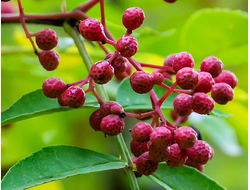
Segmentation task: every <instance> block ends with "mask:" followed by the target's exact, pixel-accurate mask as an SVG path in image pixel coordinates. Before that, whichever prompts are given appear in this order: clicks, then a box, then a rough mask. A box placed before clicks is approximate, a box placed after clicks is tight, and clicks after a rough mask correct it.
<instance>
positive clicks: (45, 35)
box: [36, 28, 58, 50]
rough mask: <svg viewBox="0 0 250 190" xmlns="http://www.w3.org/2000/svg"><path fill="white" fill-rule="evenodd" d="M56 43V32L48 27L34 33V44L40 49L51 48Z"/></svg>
mask: <svg viewBox="0 0 250 190" xmlns="http://www.w3.org/2000/svg"><path fill="white" fill-rule="evenodd" d="M57 43H58V37H57V35H56V32H55V31H54V30H52V29H50V28H45V29H42V30H40V31H39V32H38V33H37V34H36V44H37V46H38V47H39V48H40V49H42V50H51V49H53V48H54V47H56V45H57Z"/></svg>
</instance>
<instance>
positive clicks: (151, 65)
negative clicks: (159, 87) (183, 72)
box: [141, 63, 175, 72]
mask: <svg viewBox="0 0 250 190" xmlns="http://www.w3.org/2000/svg"><path fill="white" fill-rule="evenodd" d="M141 66H142V67H150V68H158V69H162V70H165V71H171V72H175V71H174V70H173V67H170V66H163V65H153V64H148V63H141Z"/></svg>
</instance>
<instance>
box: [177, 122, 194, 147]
mask: <svg viewBox="0 0 250 190" xmlns="http://www.w3.org/2000/svg"><path fill="white" fill-rule="evenodd" d="M174 139H175V142H176V143H177V144H178V145H179V147H180V148H182V149H186V148H191V147H193V146H194V144H195V142H196V141H197V133H196V132H195V130H193V129H192V128H191V127H188V126H182V127H180V128H178V129H177V130H176V131H175V134H174Z"/></svg>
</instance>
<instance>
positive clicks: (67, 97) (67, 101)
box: [58, 86, 86, 108]
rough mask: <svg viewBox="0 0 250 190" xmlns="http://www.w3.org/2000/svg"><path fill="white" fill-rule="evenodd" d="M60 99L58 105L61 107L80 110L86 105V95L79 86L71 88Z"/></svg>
mask: <svg viewBox="0 0 250 190" xmlns="http://www.w3.org/2000/svg"><path fill="white" fill-rule="evenodd" d="M59 98H60V99H59ZM59 98H58V103H59V104H60V105H61V106H69V107H71V108H79V107H81V106H82V105H83V104H84V102H85V100H86V94H85V92H84V90H83V89H82V88H80V87H79V86H70V87H69V88H67V90H65V91H64V92H63V93H62V94H61V96H59Z"/></svg>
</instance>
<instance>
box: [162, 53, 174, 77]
mask: <svg viewBox="0 0 250 190" xmlns="http://www.w3.org/2000/svg"><path fill="white" fill-rule="evenodd" d="M175 55H176V53H173V54H170V55H168V56H167V57H166V58H165V59H164V62H163V65H164V66H167V67H173V60H174V57H175ZM166 72H167V73H168V74H170V75H174V74H175V72H172V71H166Z"/></svg>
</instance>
